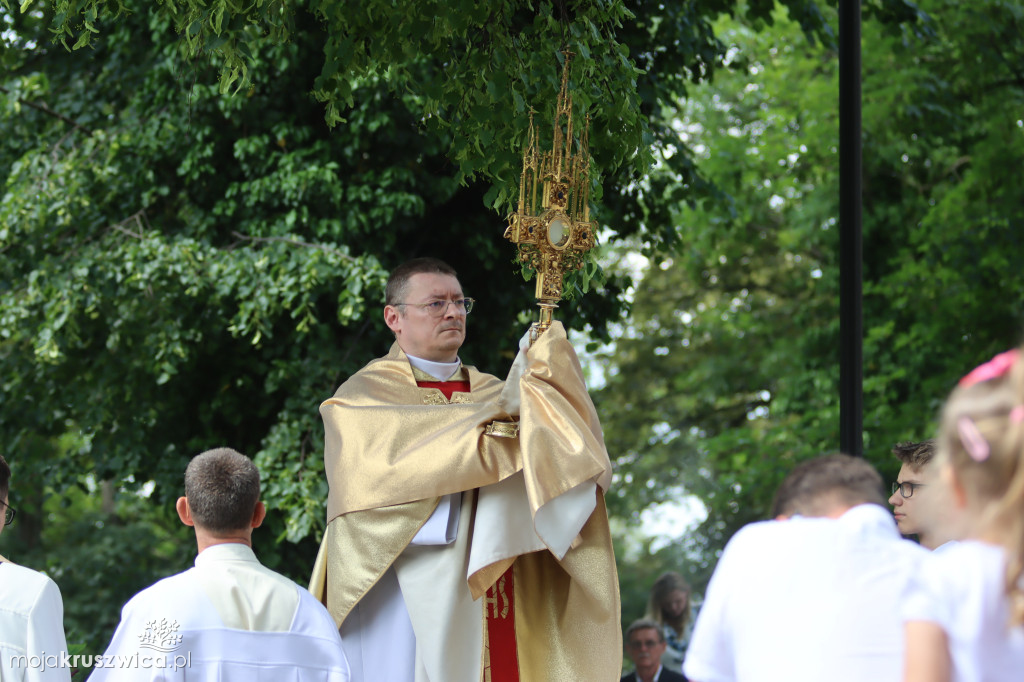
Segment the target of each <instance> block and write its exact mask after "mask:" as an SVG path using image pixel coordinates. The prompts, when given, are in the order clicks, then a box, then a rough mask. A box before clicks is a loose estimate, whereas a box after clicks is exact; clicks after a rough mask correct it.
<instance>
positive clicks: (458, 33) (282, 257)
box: [0, 0, 830, 651]
mask: <svg viewBox="0 0 1024 682" xmlns="http://www.w3.org/2000/svg"><path fill="white" fill-rule="evenodd" d="M784 4H786V5H787V6H789V7H791V8H792V11H793V12H794V15H795V16H800V17H801V18H802V19H801V20H802V21H803V25H804V28H805V30H806V31H808V32H809V33H810V34H812V35H817V36H819V37H820V38H821V39H822V40H826V41H827V40H829V39H830V38H829V29H828V27H827V25H826V24H824V23H823V22H822V21H821V20H820V17H821V15H820V13H819V12H818V11H817V9H816V5H815V3H813V2H811V1H810V0H786V2H785V3H784ZM773 7H774V2H766V1H765V0H758V1H756V2H749V3H746V4H740V5H736V4H734V3H729V2H724V1H722V0H719V1H716V2H707V3H703V2H702V3H693V2H686V3H663V4H662V3H655V2H638V1H633V2H624V1H622V0H609V1H608V2H590V3H576V4H566V3H562V2H534V3H522V2H512V1H506V2H493V3H492V2H487V3H483V2H457V3H454V4H453V3H437V2H419V1H416V2H413V1H411V0H410V1H407V2H400V3H393V2H380V1H374V0H371V1H369V2H361V3H349V2H332V3H326V2H317V1H315V0H309V1H308V2H296V3H288V4H284V3H281V2H266V1H264V0H257V1H256V2H253V3H249V4H246V5H242V4H239V3H236V2H229V1H228V0H214V1H213V2H209V3H200V2H189V1H186V2H167V3H146V2H138V1H126V2H106V1H103V0H53V1H52V2H38V1H37V2H33V1H32V0H27V1H26V2H25V3H23V4H21V5H18V6H16V5H15V4H14V3H12V2H11V1H10V0H0V29H2V31H0V65H2V67H3V76H2V79H0V119H2V121H3V130H4V133H5V134H4V135H3V136H2V137H0V178H2V183H3V185H2V189H0V254H2V257H0V377H2V378H0V401H2V403H3V405H4V409H3V411H2V413H0V442H2V443H3V446H4V449H5V454H6V455H7V456H8V459H9V460H10V461H11V462H12V465H13V468H14V470H15V481H16V483H15V486H14V488H13V500H12V502H13V503H14V504H15V505H16V506H17V505H19V504H21V502H23V501H24V502H26V503H27V504H26V505H23V507H24V508H25V509H26V514H24V515H22V516H19V523H22V522H24V523H25V526H24V528H23V530H24V532H23V533H22V536H23V537H22V538H21V544H20V545H19V547H21V548H23V554H22V555H20V556H18V557H17V558H18V559H19V560H21V561H22V562H23V563H27V564H31V563H33V561H34V560H33V558H34V559H38V561H34V563H36V564H37V565H40V566H42V565H47V566H49V567H50V569H51V571H53V572H54V573H59V574H60V575H62V576H71V575H72V571H73V568H72V567H73V566H75V565H80V566H86V565H88V566H90V567H91V568H90V569H89V570H90V571H99V570H101V568H100V567H101V566H106V567H107V573H106V574H105V577H104V580H106V581H107V582H104V583H103V586H102V589H101V586H99V585H95V584H87V583H88V579H89V576H81V577H82V578H83V580H84V581H85V582H82V583H77V582H76V583H74V584H73V585H71V586H70V591H69V592H68V593H67V594H66V595H65V597H66V608H67V613H68V616H69V622H71V623H72V624H73V627H74V629H75V631H74V632H73V633H72V637H71V639H72V640H73V641H89V642H90V644H91V646H92V650H93V651H95V650H96V649H98V648H99V647H101V646H102V644H103V643H104V642H105V641H106V639H107V638H108V637H109V630H108V629H106V628H109V620H107V621H103V622H101V621H99V620H94V619H93V616H94V615H95V614H94V613H93V610H95V609H103V610H104V612H106V613H112V614H116V611H117V608H118V606H119V605H120V603H121V602H123V601H124V600H125V599H126V598H127V597H128V596H129V595H130V594H131V592H132V591H134V590H136V589H138V588H140V587H142V586H143V585H144V584H146V583H147V582H150V581H151V580H152V579H153V578H154V577H156V576H158V575H160V574H166V573H170V572H173V571H174V570H177V569H178V568H179V567H180V562H176V561H172V560H170V557H171V556H176V557H180V556H182V555H187V554H188V553H189V552H190V549H189V547H190V544H189V540H188V536H187V533H185V535H183V536H182V535H180V534H172V535H169V536H167V535H164V533H169V532H171V533H173V531H170V530H169V529H171V528H175V525H174V524H175V523H176V521H175V520H174V519H173V516H172V515H171V513H170V511H169V509H170V507H169V505H170V501H171V500H173V498H174V497H176V496H177V495H178V494H180V487H181V474H182V471H183V470H184V467H185V464H186V462H187V460H188V457H189V456H191V455H193V454H195V453H196V452H199V451H200V450H203V449H206V448H208V447H212V446H217V445H222V444H227V445H231V446H234V447H236V448H238V449H240V450H242V451H243V452H246V453H248V454H250V455H253V456H254V457H255V459H256V461H257V463H258V464H259V466H260V468H261V471H262V472H263V475H264V497H265V499H266V501H267V502H268V505H269V507H270V509H271V513H270V517H269V519H268V522H267V523H266V524H265V526H264V528H262V529H261V530H260V532H259V534H258V536H257V546H258V549H260V553H261V555H262V557H263V558H264V559H265V561H266V562H267V563H268V564H270V565H271V566H274V567H276V568H279V569H281V570H284V571H285V572H287V573H288V574H289V575H292V576H293V577H295V578H296V579H298V580H300V581H303V580H305V578H306V576H307V574H308V570H309V566H310V563H311V560H312V555H313V552H314V550H315V546H316V541H317V538H318V534H319V531H320V528H321V527H322V523H323V508H324V500H325V497H326V484H325V482H324V480H323V476H322V463H321V461H322V460H321V446H320V443H321V431H320V424H319V418H318V415H317V412H316V406H317V404H318V403H319V401H320V400H322V399H324V398H326V397H328V396H329V395H330V394H331V393H332V392H333V391H334V389H335V387H336V386H337V385H338V384H339V383H340V382H341V381H342V380H343V379H344V378H345V377H346V376H348V375H349V374H350V373H351V372H352V371H354V370H355V369H357V368H358V367H359V366H361V365H362V364H363V363H365V362H366V361H367V360H368V359H370V358H372V357H375V356H377V355H380V354H381V353H382V352H383V351H384V350H385V349H386V348H387V346H388V344H389V342H390V339H389V335H388V334H387V332H386V330H385V328H384V327H383V325H382V324H380V322H379V312H378V309H379V302H380V300H381V298H382V285H383V281H384V277H385V273H386V271H387V270H388V269H389V268H390V267H392V266H394V265H395V264H397V263H399V262H401V261H402V260H405V259H406V258H408V257H411V256H414V255H423V254H434V255H440V256H442V257H444V258H446V259H447V260H449V261H451V262H452V263H453V264H455V265H456V266H457V267H458V268H459V269H460V275H461V279H462V281H463V283H464V285H465V287H466V290H467V292H468V293H470V294H471V295H474V296H475V297H477V298H478V299H479V300H480V301H481V303H480V305H479V307H478V310H476V311H474V313H473V318H472V320H471V321H470V325H471V327H472V330H471V333H470V343H469V345H468V346H467V348H466V349H465V353H464V357H465V358H466V359H467V360H468V361H470V362H474V363H476V364H479V365H480V366H482V367H483V368H486V369H489V370H491V371H495V372H496V373H501V372H502V371H503V369H504V367H505V366H507V364H508V363H509V362H510V361H511V358H512V353H511V352H510V350H511V349H514V347H515V340H516V339H517V338H518V337H519V336H520V335H521V333H522V331H523V325H524V323H525V321H526V319H527V317H526V315H525V314H524V311H526V310H528V309H529V308H530V307H531V301H530V296H531V293H532V292H531V288H532V287H530V286H528V285H524V284H522V283H521V282H517V280H516V279H515V277H516V274H517V270H516V268H515V266H514V265H513V264H512V260H513V252H512V247H511V245H509V244H507V243H505V242H503V241H502V240H501V233H502V231H503V225H502V222H503V219H502V218H501V213H503V212H504V211H505V210H506V209H507V207H508V197H510V196H512V193H513V192H514V191H515V187H516V185H515V183H516V180H517V177H518V167H517V161H518V158H519V153H520V146H521V144H522V141H523V137H524V135H525V131H526V126H527V120H528V112H529V110H530V109H531V108H535V109H536V110H537V112H538V113H537V122H538V124H542V123H546V122H547V121H548V120H549V119H550V112H551V108H550V107H551V105H552V101H553V96H554V93H555V92H556V89H557V86H558V82H559V77H560V73H561V69H560V65H559V61H558V59H559V57H558V50H559V49H560V48H570V49H572V50H573V51H575V52H576V53H577V54H576V57H575V61H574V64H575V67H574V71H573V77H572V78H573V80H572V85H573V90H574V96H575V97H576V101H577V104H578V106H579V110H580V112H582V111H583V110H584V109H586V110H587V111H589V113H590V115H591V117H592V124H591V125H592V129H591V147H592V150H593V152H594V155H595V165H594V175H593V177H594V178H595V192H594V196H595V197H596V198H597V199H598V207H599V209H600V210H599V211H598V212H597V214H596V215H597V216H598V217H599V219H600V221H601V223H602V226H603V227H606V228H607V229H608V230H609V233H610V234H612V235H614V236H615V237H616V238H617V237H619V236H622V237H632V238H635V239H636V240H637V241H638V242H640V243H643V244H644V248H645V249H646V250H647V251H648V252H649V253H652V254H656V253H660V252H661V251H662V250H663V249H664V248H666V245H672V244H676V243H678V242H679V236H678V233H677V225H676V223H673V222H671V221H668V220H666V216H668V215H669V209H668V208H667V206H668V205H669V204H675V203H677V202H679V201H690V202H696V201H698V200H699V199H700V198H701V197H703V196H706V195H708V194H709V192H710V191H711V190H710V188H709V187H708V186H707V185H706V184H705V183H703V181H701V180H700V178H699V177H698V176H697V175H696V173H695V172H694V168H693V164H692V157H691V154H690V151H689V149H688V148H687V145H686V144H685V142H683V141H681V140H680V139H679V136H678V133H677V132H676V131H675V129H674V128H673V120H674V117H675V115H676V111H677V104H678V101H677V99H676V96H677V95H678V94H680V93H682V92H684V91H685V90H686V88H687V87H688V86H689V85H690V84H691V83H694V82H699V81H701V80H704V79H706V78H708V77H709V76H710V75H711V74H712V73H713V71H714V70H715V68H716V66H717V64H718V63H719V61H720V59H721V56H722V54H723V51H724V48H725V46H724V45H723V43H721V42H720V41H719V39H718V38H717V37H716V35H715V33H714V29H713V26H712V23H711V22H712V19H713V18H714V17H716V16H718V14H719V13H721V12H728V13H733V14H735V15H737V16H742V17H746V18H748V20H749V21H751V22H754V23H756V24H758V25H768V23H770V22H769V19H770V16H771V15H770V12H771V9H772V8H773ZM54 39H56V40H58V43H56V44H55V43H54V42H53V40H54ZM61 42H63V45H62V44H60V43H61ZM66 47H70V48H77V49H71V50H68V49H66ZM652 164H657V165H658V166H659V167H662V168H665V169H669V170H670V171H671V173H672V175H671V176H669V175H658V176H652V177H651V178H649V179H648V178H646V177H645V173H646V171H647V169H648V168H649V167H650V166H651V165H652ZM677 180H678V181H677ZM625 285H626V280H625V279H624V278H617V277H610V278H608V279H607V281H606V282H605V284H604V288H603V290H602V293H601V295H599V296H595V295H590V296H587V297H583V298H579V297H577V299H576V301H574V302H573V304H572V305H570V306H565V307H564V309H563V310H564V312H563V313H562V315H563V319H565V320H566V321H567V323H568V324H569V325H570V326H572V327H576V328H582V327H588V328H590V329H591V330H592V331H593V333H594V334H595V335H596V336H597V337H598V338H607V325H608V323H609V321H613V320H616V319H618V318H619V317H620V316H621V314H622V310H623V303H622V300H621V298H620V293H621V291H622V289H623V287H624V286H625ZM19 481H20V482H21V483H20V484H19V483H18V482H19ZM104 481H110V482H112V483H111V484H110V485H112V486H113V488H112V490H114V491H115V492H118V493H119V494H120V496H121V498H122V499H120V500H118V501H117V502H116V504H111V505H102V506H101V505H96V504H94V503H87V502H84V501H83V502H82V503H81V504H82V505H85V507H84V508H82V509H81V513H80V514H76V513H75V512H74V511H73V510H76V509H78V507H77V506H76V505H78V504H79V503H78V502H76V501H75V498H73V497H71V496H72V495H73V493H72V492H71V491H74V490H92V489H94V487H95V486H97V485H99V486H102V485H104V483H103V482H104ZM150 481H152V482H153V484H154V486H155V487H154V489H153V491H152V494H151V495H150V496H149V497H148V498H142V497H137V496H135V491H136V490H137V489H138V488H139V487H140V486H143V485H144V484H146V483H147V482H150ZM58 498H59V499H62V500H71V501H70V502H69V503H68V504H70V505H71V506H60V505H58V506H53V505H54V504H56V503H55V502H54V501H53V500H54V499H58ZM89 504H92V506H89ZM159 510H162V511H159ZM70 516H76V518H75V519H74V522H75V523H76V524H78V523H79V522H81V523H82V524H85V525H84V526H83V525H76V526H75V527H74V528H69V527H68V526H67V522H68V518H69V517H70ZM77 517H80V518H77ZM155 525H159V526H161V527H162V528H164V529H165V530H164V531H161V532H160V533H157V532H156V531H155V530H154V528H155ZM86 528H91V529H94V531H95V532H94V531H90V534H88V535H87V536H86V535H84V533H85V530H86ZM111 529H123V532H121V531H118V532H114V531H113V530H111ZM98 530H102V532H98ZM147 534H148V535H150V536H154V535H155V537H153V540H152V543H151V550H149V549H147V546H146V544H145V541H144V539H143V538H144V537H146V535H147ZM76 538H77V540H76ZM168 538H171V539H168ZM96 543H100V545H102V546H97V544H96ZM168 543H172V544H168ZM140 553H141V554H145V556H147V557H149V559H148V560H143V559H142V558H140ZM86 555H88V558H87V560H86ZM44 556H45V557H46V559H45V560H43V559H42V558H41V557H44ZM124 566H130V567H131V569H132V570H124V568H123V567H124ZM62 571H63V572H62ZM89 575H90V576H91V575H92V574H91V573H90V574H89ZM67 579H68V580H71V579H72V578H70V577H68V578H67ZM89 627H92V628H93V629H92V630H91V631H89V630H88V628H89ZM79 628H80V629H79Z"/></svg>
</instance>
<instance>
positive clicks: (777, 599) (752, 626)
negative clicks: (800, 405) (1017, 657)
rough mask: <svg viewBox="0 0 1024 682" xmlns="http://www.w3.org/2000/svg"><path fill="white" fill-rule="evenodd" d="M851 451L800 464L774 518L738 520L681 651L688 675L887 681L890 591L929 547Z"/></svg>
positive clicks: (894, 623)
mask: <svg viewBox="0 0 1024 682" xmlns="http://www.w3.org/2000/svg"><path fill="white" fill-rule="evenodd" d="M884 505H885V497H884V496H883V492H882V479H881V476H879V474H878V472H876V471H875V470H874V468H873V467H872V466H871V465H870V464H868V463H867V462H865V461H864V460H862V459H860V458H858V457H851V456H849V455H829V456H825V457H818V458H816V459H812V460H808V461H806V462H803V463H801V464H800V465H798V466H797V467H796V468H795V469H794V470H793V471H792V472H791V473H790V474H789V476H787V477H786V479H785V480H784V481H783V483H782V485H781V486H780V487H779V490H778V492H777V494H776V502H775V509H774V511H773V517H774V518H775V519H776V520H772V521H762V522H759V523H753V524H750V525H748V526H745V527H744V528H742V529H741V530H740V531H739V532H737V533H736V535H734V536H733V538H732V539H731V540H730V541H729V543H728V544H727V545H726V547H725V550H724V551H723V553H722V557H721V558H720V559H719V561H718V565H717V566H716V567H715V572H714V575H712V577H711V582H710V583H709V584H708V589H707V593H706V595H705V599H704V605H703V607H702V608H701V611H700V615H699V616H698V617H697V623H696V625H695V626H694V631H693V638H692V639H691V641H690V647H689V649H688V650H687V655H686V660H685V661H684V663H683V672H684V673H686V676H687V677H688V678H689V679H690V680H691V682H769V681H770V682H776V681H778V682H782V681H785V682H820V681H821V680H829V681H830V682H865V681H866V680H871V682H897V680H900V679H901V675H902V670H903V668H902V665H903V664H902V661H903V629H902V623H901V622H900V619H899V613H900V608H899V606H900V602H901V599H902V598H903V593H904V590H905V587H906V585H907V583H908V581H909V580H910V579H911V577H912V576H913V575H914V574H915V573H916V572H917V571H918V567H919V565H920V562H921V559H922V558H923V557H924V556H926V555H927V552H926V551H925V550H924V549H922V548H921V547H919V546H918V545H917V544H915V543H913V542H910V541H909V540H904V539H902V538H901V537H900V534H899V531H898V530H897V528H896V524H895V522H894V521H893V518H892V515H891V514H889V512H888V510H887V509H886V508H885V506H884Z"/></svg>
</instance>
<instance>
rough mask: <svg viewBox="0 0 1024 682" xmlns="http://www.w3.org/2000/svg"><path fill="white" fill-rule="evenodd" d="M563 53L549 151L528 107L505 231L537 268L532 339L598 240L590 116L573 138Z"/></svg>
mask: <svg viewBox="0 0 1024 682" xmlns="http://www.w3.org/2000/svg"><path fill="white" fill-rule="evenodd" d="M563 54H564V55H565V64H564V66H563V68H562V87H561V91H560V92H559V93H558V102H557V104H556V106H555V119H554V127H553V131H554V133H553V136H552V145H551V151H544V152H542V151H540V150H539V148H538V145H537V131H536V128H535V127H534V125H533V112H530V130H529V135H528V142H527V145H526V150H525V151H524V152H523V171H522V175H521V176H520V179H519V203H518V206H517V208H516V212H515V213H513V214H511V215H510V216H509V218H508V228H507V229H506V230H505V238H506V239H508V240H509V241H511V242H512V243H513V244H516V245H517V246H518V247H519V260H520V261H521V262H523V263H526V264H527V265H529V266H530V267H531V268H533V269H534V271H535V272H536V273H537V288H536V297H537V301H538V305H539V306H540V309H541V313H540V321H539V322H538V323H536V324H535V325H534V327H533V330H532V338H534V339H535V338H536V337H537V336H539V335H540V334H541V333H543V331H544V330H545V329H547V328H548V326H549V325H550V324H551V316H552V313H553V311H554V309H555V308H557V307H558V301H560V300H561V298H562V286H563V280H564V277H565V275H566V273H568V272H572V271H573V270H579V269H580V268H581V267H583V263H584V260H585V256H586V253H587V252H588V251H589V250H590V249H592V248H594V246H595V244H596V242H597V240H596V238H595V236H594V232H595V229H596V227H597V223H596V221H592V220H591V219H590V143H589V133H590V117H589V116H587V117H586V119H585V125H584V128H583V134H582V135H581V136H580V139H579V141H578V142H577V140H576V138H575V137H574V136H573V111H572V96H571V95H570V94H569V64H570V63H571V61H572V56H573V55H572V53H571V52H564V53H563Z"/></svg>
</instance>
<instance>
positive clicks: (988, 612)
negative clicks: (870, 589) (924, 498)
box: [903, 350, 1024, 682]
mask: <svg viewBox="0 0 1024 682" xmlns="http://www.w3.org/2000/svg"><path fill="white" fill-rule="evenodd" d="M937 460H938V464H939V482H940V484H941V485H942V486H943V487H945V488H947V489H948V493H949V499H950V500H952V502H953V505H954V506H955V507H956V509H957V510H958V512H960V513H961V514H962V515H963V519H964V521H965V524H966V525H965V528H966V534H965V539H964V540H962V541H960V542H957V543H956V544H955V545H954V546H953V547H951V548H949V549H948V550H945V551H943V552H941V553H936V554H934V555H933V556H931V557H930V558H929V560H928V561H927V562H925V564H924V566H923V568H922V570H921V572H920V575H918V576H916V578H915V580H914V581H913V582H912V584H911V590H910V595H909V597H908V599H907V602H906V604H905V605H904V608H903V617H904V620H905V621H906V626H905V627H906V641H907V656H906V663H905V676H904V679H905V681H906V682H952V681H956V682H961V681H967V680H985V682H1011V681H1013V682H1017V681H1019V680H1021V679H1024V361H1022V360H1021V351H1020V350H1013V351H1007V352H1006V353H1002V354H1000V355H997V356H996V357H995V358H993V359H992V360H991V361H989V362H987V363H985V364H984V365H982V366H980V367H978V368H977V369H975V370H974V371H972V372H971V373H970V374H968V375H967V376H966V377H964V378H963V379H962V380H961V381H960V385H959V386H958V387H957V388H956V389H954V390H953V392H952V394H951V395H950V396H949V399H948V401H947V402H946V405H945V407H944V409H943V413H942V422H941V426H940V429H939V444H938V455H937Z"/></svg>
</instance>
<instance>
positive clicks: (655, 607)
mask: <svg viewBox="0 0 1024 682" xmlns="http://www.w3.org/2000/svg"><path fill="white" fill-rule="evenodd" d="M676 590H680V591H682V592H685V593H686V608H685V609H683V612H682V614H680V616H679V618H676V619H672V620H670V619H669V618H668V617H667V616H666V615H665V602H666V601H667V600H668V595H670V594H672V593H673V592H674V591H676ZM647 618H648V619H650V620H653V621H654V622H655V623H657V624H658V625H661V626H662V627H664V626H665V625H668V626H669V627H671V628H672V629H673V630H675V631H676V635H678V636H679V637H682V636H683V631H684V630H685V629H686V621H687V620H689V618H690V584H689V583H688V582H686V580H685V579H684V578H683V576H681V575H679V574H678V573H675V572H673V571H669V572H668V573H662V574H661V576H660V577H659V578H658V579H657V580H655V581H654V587H652V588H651V597H650V599H649V600H648V602H647Z"/></svg>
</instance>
